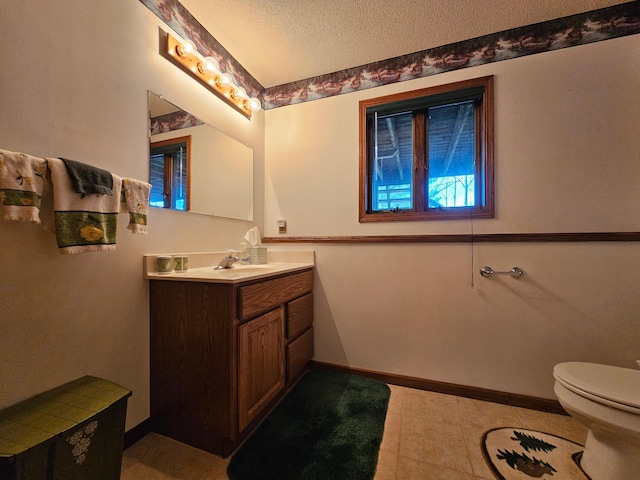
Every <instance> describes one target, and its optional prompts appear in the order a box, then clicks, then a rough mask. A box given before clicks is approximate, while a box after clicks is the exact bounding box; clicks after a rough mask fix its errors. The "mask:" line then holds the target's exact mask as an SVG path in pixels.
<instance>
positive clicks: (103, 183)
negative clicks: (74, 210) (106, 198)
mask: <svg viewBox="0 0 640 480" xmlns="http://www.w3.org/2000/svg"><path fill="white" fill-rule="evenodd" d="M60 160H62V161H63V162H64V166H65V167H67V174H68V175H69V178H70V179H71V186H72V187H73V190H74V191H75V192H78V193H80V194H82V196H83V197H84V196H85V195H89V194H92V193H101V194H104V195H113V176H112V175H111V172H108V171H106V170H103V169H101V168H98V167H94V166H92V165H87V164H86V163H82V162H76V161H75V160H69V159H67V158H61V159H60Z"/></svg>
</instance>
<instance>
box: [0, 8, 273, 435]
mask: <svg viewBox="0 0 640 480" xmlns="http://www.w3.org/2000/svg"><path fill="white" fill-rule="evenodd" d="M161 25H163V24H162V23H161V21H160V20H159V19H158V18H157V17H156V16H155V15H154V14H153V13H151V12H150V11H149V10H148V9H147V8H146V7H145V6H144V5H143V4H142V3H140V2H137V1H135V0H110V1H107V2H95V1H90V2H87V1H85V0H65V1H61V0H56V1H47V2H41V1H35V0H27V1H25V0H5V1H3V3H2V15H0V44H2V45H3V53H2V68H0V112H2V114H1V115H0V148H2V149H6V150H13V151H20V152H26V153H29V154H32V155H36V156H64V157H67V158H72V159H75V160H79V161H82V162H85V163H90V164H93V165H95V166H98V167H101V168H104V169H107V170H110V171H112V172H113V173H115V174H118V175H120V176H128V177H132V178H139V179H143V180H145V179H148V175H149V171H148V112H147V90H153V91H154V92H156V93H160V94H164V95H165V97H166V98H167V99H168V100H169V101H171V102H173V103H175V104H177V105H179V106H181V107H183V108H184V109H185V110H187V111H189V112H191V113H193V114H194V115H196V116H198V117H199V118H201V119H203V120H204V121H206V122H207V123H209V124H211V125H213V126H216V127H217V128H218V129H220V130H222V131H224V132H225V133H227V134H229V135H230V136H232V137H235V138H236V139H238V140H239V141H241V142H242V143H244V144H247V145H250V146H251V147H252V148H253V149H254V152H255V161H256V168H255V170H254V174H255V184H256V185H257V186H258V188H257V189H256V203H255V216H254V219H255V221H256V223H257V224H258V225H261V221H262V217H261V216H262V211H263V208H262V196H263V195H262V188H261V185H262V184H263V179H262V177H263V157H264V112H260V113H259V114H258V115H257V116H255V117H254V119H253V120H251V121H249V120H247V119H246V118H244V117H243V116H242V115H240V114H238V113H237V112H236V111H234V110H233V109H231V108H229V107H228V106H227V105H225V104H224V103H223V102H221V101H219V100H218V99H216V98H215V97H214V96H213V95H212V94H211V93H209V92H208V91H206V90H205V89H204V88H203V87H201V86H200V85H198V84H197V83H196V82H195V81H194V80H193V79H191V78H190V77H188V76H187V75H186V74H184V73H183V72H181V71H179V70H178V69H177V68H176V67H175V66H173V65H172V64H170V63H169V62H168V61H167V60H166V59H164V58H162V57H161V56H160V55H159V54H158V48H159V47H158V38H159V33H158V28H159V26H161ZM120 217H121V218H120V223H119V232H118V240H117V242H118V243H117V248H116V251H115V252H103V253H89V254H81V255H71V256H63V255H60V254H59V253H58V251H57V248H56V242H55V237H54V236H53V235H51V234H49V233H47V232H45V231H43V230H42V228H40V227H39V226H37V225H28V224H21V223H18V222H8V221H4V220H0V252H2V259H3V261H2V268H0V343H1V345H2V346H1V347H0V408H3V407H6V406H8V405H11V404H13V403H15V402H17V401H20V400H22V399H24V398H27V397H29V396H32V395H34V394H36V393H39V392H41V391H44V390H47V389H49V388H52V387H54V386H57V385H59V384H62V383H64V382H67V381H70V380H73V379H75V378H77V377H80V376H82V375H87V374H89V375H97V376H100V377H103V378H106V379H109V380H112V381H114V382H116V383H119V384H121V385H123V386H124V387H127V388H129V389H131V390H133V393H134V394H133V397H131V399H130V400H129V410H128V415H127V429H129V428H131V427H133V426H135V425H137V424H138V423H139V422H141V421H143V420H145V419H146V418H148V416H149V333H148V330H149V318H148V317H149V309H148V292H147V288H148V287H147V282H146V281H145V280H143V278H142V256H143V255H144V254H147V253H162V252H176V251H180V252H189V251H212V250H224V249H225V248H227V247H230V248H235V247H239V244H240V242H241V241H242V236H243V235H244V232H245V231H246V230H247V229H248V228H249V227H251V226H253V225H254V223H248V222H243V221H234V220H227V219H219V218H213V217H208V216H202V215H193V214H186V213H182V212H172V211H163V210H155V209H152V211H151V212H150V214H149V234H148V235H146V236H142V235H132V234H131V233H130V232H129V231H128V230H126V224H127V218H126V215H121V216H120Z"/></svg>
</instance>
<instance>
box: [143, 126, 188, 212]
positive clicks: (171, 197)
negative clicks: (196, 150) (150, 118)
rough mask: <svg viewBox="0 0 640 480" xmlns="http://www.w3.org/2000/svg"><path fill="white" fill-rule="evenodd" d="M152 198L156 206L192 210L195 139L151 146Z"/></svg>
mask: <svg viewBox="0 0 640 480" xmlns="http://www.w3.org/2000/svg"><path fill="white" fill-rule="evenodd" d="M150 154H151V155H150V157H151V159H150V160H151V161H150V165H151V169H150V170H151V175H150V183H151V186H152V188H151V196H150V199H149V204H150V205H151V206H153V207H160V208H171V209H173V210H185V211H187V210H189V203H190V202H189V199H190V189H189V184H190V182H189V178H190V173H189V172H190V165H191V161H190V157H191V136H186V137H177V138H172V139H169V140H164V141H161V142H153V143H151V148H150Z"/></svg>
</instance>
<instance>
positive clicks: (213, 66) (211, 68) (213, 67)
mask: <svg viewBox="0 0 640 480" xmlns="http://www.w3.org/2000/svg"><path fill="white" fill-rule="evenodd" d="M202 67H203V68H204V69H205V70H206V71H207V72H217V71H218V68H220V64H219V63H218V61H217V60H216V59H215V58H213V57H205V59H204V60H203V62H202Z"/></svg>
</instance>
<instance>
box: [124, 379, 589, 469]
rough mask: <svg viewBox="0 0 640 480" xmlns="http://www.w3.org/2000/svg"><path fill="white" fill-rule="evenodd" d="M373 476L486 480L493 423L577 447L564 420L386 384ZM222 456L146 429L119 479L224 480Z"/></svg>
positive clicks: (574, 430)
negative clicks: (485, 440)
mask: <svg viewBox="0 0 640 480" xmlns="http://www.w3.org/2000/svg"><path fill="white" fill-rule="evenodd" d="M390 387H391V399H390V402H389V410H388V412H387V420H386V423H385V429H384V436H383V438H382V444H381V445H380V454H379V456H378V467H377V470H376V475H375V479H374V480H396V479H398V480H399V479H402V480H425V479H429V480H474V479H475V480H491V479H493V478H494V476H493V474H492V473H491V471H490V470H489V468H488V467H487V465H486V463H485V461H484V459H483V457H482V451H481V447H480V443H481V439H482V435H483V434H484V432H485V431H487V430H489V429H491V428H496V427H520V428H527V429H531V430H539V431H543V432H546V433H551V434H554V435H557V436H560V437H564V438H567V439H568V440H572V441H574V442H577V443H581V444H583V445H584V442H585V440H586V436H587V432H586V429H585V428H584V427H583V426H582V425H580V424H579V423H578V422H576V421H575V420H573V419H572V418H571V417H568V416H563V415H555V414H551V413H543V412H539V411H536V410H528V409H525V408H519V407H511V406H507V405H500V404H496V403H490V402H483V401H480V400H472V399H469V398H462V397H455V396H451V395H444V394H441V393H434V392H426V391H422V390H414V389H411V388H405V387H397V386H394V385H391V386H390ZM227 463H228V459H222V458H220V457H218V456H215V455H211V454H208V453H206V452H203V451H201V450H197V449H195V448H191V447H189V446H186V445H183V444H181V443H178V442H176V441H174V440H171V439H169V438H166V437H163V436H160V435H156V434H150V435H147V436H146V437H145V438H143V439H142V440H140V441H139V442H137V443H136V444H135V445H133V446H131V447H130V448H128V449H127V450H126V451H125V453H124V457H123V465H122V478H121V480H192V479H193V480H201V479H204V478H207V479H211V480H228V477H227V474H226V469H227Z"/></svg>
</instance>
